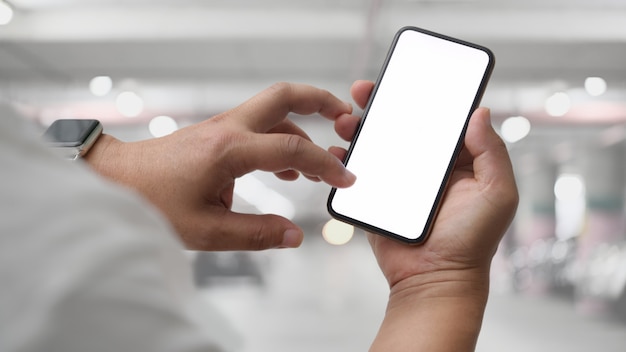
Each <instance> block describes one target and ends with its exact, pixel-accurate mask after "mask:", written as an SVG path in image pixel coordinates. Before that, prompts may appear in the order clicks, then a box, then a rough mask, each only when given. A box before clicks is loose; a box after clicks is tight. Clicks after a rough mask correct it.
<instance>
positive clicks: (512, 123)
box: [500, 116, 530, 143]
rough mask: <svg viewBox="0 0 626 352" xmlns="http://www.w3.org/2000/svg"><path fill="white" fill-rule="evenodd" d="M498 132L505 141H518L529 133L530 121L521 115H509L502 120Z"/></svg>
mask: <svg viewBox="0 0 626 352" xmlns="http://www.w3.org/2000/svg"><path fill="white" fill-rule="evenodd" d="M500 132H501V133H502V138H504V140H506V141H507V142H509V143H515V142H518V141H520V140H522V139H524V137H526V136H527V135H528V134H529V133H530V121H528V119H527V118H525V117H523V116H513V117H509V118H508V119H506V120H504V122H502V126H501V127H500Z"/></svg>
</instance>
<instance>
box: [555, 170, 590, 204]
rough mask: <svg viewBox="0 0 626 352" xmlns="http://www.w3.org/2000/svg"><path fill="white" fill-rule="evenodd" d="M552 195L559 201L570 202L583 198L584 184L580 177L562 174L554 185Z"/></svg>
mask: <svg viewBox="0 0 626 352" xmlns="http://www.w3.org/2000/svg"><path fill="white" fill-rule="evenodd" d="M554 195H555V196H556V199H558V200H560V201H571V200H575V199H579V198H582V197H584V196H585V182H584V181H583V178H582V177H581V176H580V175H576V174H562V175H560V176H559V178H558V179H557V180H556V182H555V184H554Z"/></svg>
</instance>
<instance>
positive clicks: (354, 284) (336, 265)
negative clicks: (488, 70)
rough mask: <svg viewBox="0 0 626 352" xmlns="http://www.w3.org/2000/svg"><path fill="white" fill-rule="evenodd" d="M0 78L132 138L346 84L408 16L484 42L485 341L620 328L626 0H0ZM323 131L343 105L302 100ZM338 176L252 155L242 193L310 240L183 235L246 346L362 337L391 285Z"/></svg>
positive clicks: (330, 141)
mask: <svg viewBox="0 0 626 352" xmlns="http://www.w3.org/2000/svg"><path fill="white" fill-rule="evenodd" d="M0 23H1V24H2V25H1V26H0V96H1V97H2V99H3V100H4V101H8V102H10V103H12V104H14V105H15V106H16V107H17V108H18V110H19V111H20V113H21V114H22V115H23V116H24V117H25V118H27V119H30V120H32V121H34V122H36V123H37V124H38V125H40V126H41V128H42V129H43V128H44V127H45V126H46V125H47V124H49V123H50V122H51V121H53V120H55V119H58V118H69V117H72V118H97V119H99V120H101V121H102V122H103V123H104V126H105V132H107V133H110V134H112V135H115V136H117V137H118V138H121V139H123V140H126V141H132V140H139V139H145V138H151V137H152V136H162V135H165V134H167V133H170V132H172V131H174V130H175V129H176V128H179V127H182V126H187V125H190V124H193V123H195V122H198V121H201V120H203V119H207V118H210V117H211V116H213V115H215V114H217V113H219V112H222V111H224V110H227V109H230V108H232V107H234V106H236V105H238V104H239V103H241V102H243V101H244V100H246V99H247V98H249V97H251V96H252V95H254V94H255V93H257V92H259V91H260V90H262V89H264V88H266V87H267V86H269V85H271V84H272V83H274V82H278V81H292V82H300V83H308V84H312V85H316V86H319V87H322V88H326V89H328V90H330V91H331V92H333V93H335V94H336V95H338V96H340V97H342V98H343V99H346V100H349V99H350V98H349V94H348V90H349V87H350V85H351V83H352V81H354V80H355V79H375V78H376V77H377V74H378V70H379V69H380V66H381V64H382V61H383V59H384V56H385V54H386V52H387V49H388V46H389V44H390V42H391V39H392V37H393V34H394V33H395V32H396V31H397V30H398V29H399V28H400V27H402V26H405V25H414V26H418V27H422V28H426V29H430V30H433V31H437V32H441V33H444V34H448V35H451V36H456V37H459V38H461V39H465V40H469V41H473V42H476V43H478V44H482V45H484V46H487V47H489V48H491V49H492V50H493V52H494V53H495V56H496V61H497V63H496V69H495V72H494V74H493V77H492V80H491V82H490V84H489V86H488V89H487V92H486V95H485V96H484V99H483V104H482V105H484V106H487V107H490V108H491V109H492V114H493V122H494V125H495V127H496V129H497V130H498V131H499V133H500V134H501V135H502V136H503V138H504V139H505V140H506V141H507V144H508V147H509V150H510V153H511V156H512V158H513V162H514V166H515V169H516V174H517V178H518V184H519V188H520V193H521V201H520V206H519V211H518V214H517V216H516V218H515V221H514V223H513V225H512V226H511V228H510V230H509V232H508V234H507V235H506V237H505V239H504V241H503V243H502V245H501V247H500V250H499V252H498V254H497V257H496V259H495V261H494V266H493V275H492V276H493V281H492V282H493V284H492V291H493V293H492V296H491V301H490V304H489V306H488V309H487V314H486V317H485V322H484V328H483V333H482V335H481V338H480V341H479V346H478V351H484V352H489V351H502V350H505V351H513V352H514V351H528V350H530V351H589V350H601V351H624V349H625V348H626V347H625V346H626V323H624V322H625V321H626V229H625V226H624V223H625V222H624V216H625V215H624V199H625V194H626V193H625V190H626V178H625V168H626V166H625V165H626V159H625V156H624V155H625V152H626V145H625V144H626V143H625V141H624V139H625V138H626V125H625V122H626V1H624V0H524V1H521V0H319V1H315V0H10V1H0ZM292 118H293V120H294V121H296V123H298V124H299V125H300V126H301V127H302V128H303V129H304V130H305V131H306V132H307V133H309V135H310V136H311V137H312V139H313V140H314V141H315V142H317V143H318V144H320V145H322V146H324V147H328V146H330V145H336V144H339V145H345V143H343V142H341V141H340V140H338V139H337V138H336V137H335V136H334V132H333V129H332V123H331V122H330V121H326V120H324V119H323V118H321V117H319V116H307V117H302V116H293V117H292ZM328 191H329V188H328V187H327V186H325V185H322V184H313V183H310V182H307V181H306V180H298V181H295V182H283V181H279V180H277V179H275V178H274V177H273V175H267V174H264V173H255V174H253V175H249V176H246V177H244V178H242V179H241V180H240V182H239V183H238V184H237V186H236V195H237V200H236V204H235V208H236V209H237V210H240V211H246V212H273V213H277V214H281V215H284V216H287V217H289V218H291V219H293V220H294V221H295V222H297V223H298V224H300V225H301V226H303V228H305V230H306V232H307V234H306V240H305V243H304V244H303V246H302V248H300V249H298V250H276V251H266V252H258V253H257V252H255V253H240V252H237V253H230V252H225V253H189V254H190V258H191V263H192V265H193V267H194V269H195V272H196V281H197V283H198V285H199V286H201V288H202V290H203V293H204V294H205V295H206V297H207V299H209V300H211V301H212V302H214V303H215V304H216V305H217V306H218V307H219V308H220V309H222V310H223V312H224V314H226V315H227V316H228V317H229V318H230V320H231V321H232V322H233V325H234V326H235V327H236V328H237V329H239V331H240V332H241V334H242V337H243V340H244V342H245V345H244V346H245V347H244V350H245V351H319V350H333V351H335V350H336V351H358V350H361V351H363V350H366V349H367V347H368V346H369V343H370V341H371V340H372V339H373V337H374V334H375V332H376V330H377V327H378V324H379V322H380V319H381V317H382V314H383V312H384V309H385V303H386V295H387V288H386V284H385V282H384V280H383V278H382V275H381V274H380V273H379V271H378V268H377V266H376V263H375V262H374V259H373V257H372V255H371V254H370V250H369V247H368V245H367V241H366V240H365V238H364V235H363V233H362V232H360V231H356V232H354V233H353V229H351V228H350V227H346V226H341V225H338V224H336V223H333V222H329V216H328V215H327V213H326V210H325V209H326V208H325V202H326V197H327V195H328Z"/></svg>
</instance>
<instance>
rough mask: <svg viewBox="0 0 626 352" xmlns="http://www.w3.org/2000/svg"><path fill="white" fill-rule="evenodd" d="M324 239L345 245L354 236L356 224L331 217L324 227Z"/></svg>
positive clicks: (331, 242) (338, 244) (337, 244)
mask: <svg viewBox="0 0 626 352" xmlns="http://www.w3.org/2000/svg"><path fill="white" fill-rule="evenodd" d="M322 236H323V237H324V240H326V242H328V243H330V244H334V245H336V246H341V245H344V244H346V243H348V242H350V240H351V239H352V236H354V226H352V225H349V224H346V223H343V222H341V221H338V220H335V219H330V220H329V221H328V222H327V223H326V225H324V228H323V229H322Z"/></svg>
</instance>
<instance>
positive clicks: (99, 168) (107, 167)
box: [83, 134, 123, 178]
mask: <svg viewBox="0 0 626 352" xmlns="http://www.w3.org/2000/svg"><path fill="white" fill-rule="evenodd" d="M122 144H123V142H121V141H119V140H118V139H116V138H114V137H113V136H110V135H108V134H102V135H101V136H100V138H98V140H97V141H96V143H95V144H94V145H93V146H92V147H91V149H90V150H89V153H87V154H86V155H85V156H84V158H83V159H84V161H85V162H87V164H89V166H90V167H91V168H92V169H93V170H95V171H96V172H97V173H99V174H100V175H102V176H106V177H109V178H115V177H114V174H115V170H116V169H118V168H119V164H120V148H121V145H122Z"/></svg>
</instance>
